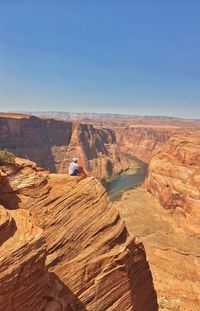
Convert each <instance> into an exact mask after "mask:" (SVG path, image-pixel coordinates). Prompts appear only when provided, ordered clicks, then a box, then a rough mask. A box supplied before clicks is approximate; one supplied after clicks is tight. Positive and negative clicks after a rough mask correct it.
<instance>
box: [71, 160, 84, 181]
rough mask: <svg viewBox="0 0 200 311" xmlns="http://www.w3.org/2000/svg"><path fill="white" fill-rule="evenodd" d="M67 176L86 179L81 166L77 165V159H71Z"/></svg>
mask: <svg viewBox="0 0 200 311" xmlns="http://www.w3.org/2000/svg"><path fill="white" fill-rule="evenodd" d="M69 175H70V176H84V177H87V174H86V173H85V171H84V169H83V167H82V166H80V165H78V159H77V158H73V159H72V161H71V163H70V165H69Z"/></svg>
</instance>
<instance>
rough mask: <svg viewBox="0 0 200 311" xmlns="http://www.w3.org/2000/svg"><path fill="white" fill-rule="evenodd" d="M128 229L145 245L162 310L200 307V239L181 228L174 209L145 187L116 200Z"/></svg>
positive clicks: (184, 309) (182, 309)
mask: <svg viewBox="0 0 200 311" xmlns="http://www.w3.org/2000/svg"><path fill="white" fill-rule="evenodd" d="M115 205H116V208H118V210H119V212H120V215H121V217H122V219H124V220H125V223H126V226H127V229H128V231H129V232H130V233H131V234H132V235H133V236H135V237H137V240H138V241H142V243H143V244H144V246H145V250H146V254H147V259H148V262H149V265H150V268H151V271H152V275H153V281H154V286H155V289H156V291H157V295H158V302H159V310H163V311H164V310H165V311H172V310H180V311H191V310H199V304H200V291H199V288H200V240H199V236H198V235H190V234H189V233H188V232H186V231H185V230H184V229H183V228H181V227H180V226H179V225H178V224H177V222H176V220H175V219H174V217H173V214H172V213H171V211H170V210H166V209H164V208H163V207H162V206H160V204H159V203H158V201H157V200H156V199H155V198H154V197H153V196H152V195H151V194H150V193H148V192H147V191H145V190H144V189H142V188H138V189H134V190H130V191H128V192H126V193H125V194H124V195H123V198H122V200H121V201H120V203H115Z"/></svg>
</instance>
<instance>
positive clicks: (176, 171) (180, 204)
mask: <svg viewBox="0 0 200 311" xmlns="http://www.w3.org/2000/svg"><path fill="white" fill-rule="evenodd" d="M145 187H146V189H147V190H148V191H149V192H151V193H152V194H153V195H154V196H155V197H156V198H157V199H158V200H159V202H160V204H161V205H162V206H163V207H165V208H169V209H172V210H173V211H174V217H176V218H177V221H178V222H179V223H180V226H183V227H184V228H185V230H187V231H188V232H191V234H192V233H194V234H199V233H200V230H199V228H200V226H199V225H200V223H199V215H200V214H199V213H200V209H199V206H200V189H199V187H200V132H199V131H194V132H188V131H187V132H186V131H185V132H182V133H180V134H176V135H174V136H172V137H171V139H170V140H169V141H168V142H167V143H166V144H165V145H164V146H163V147H162V148H161V149H160V150H159V151H158V152H157V153H156V154H155V155H154V156H153V158H152V160H151V162H150V165H149V171H148V176H147V178H146V181H145Z"/></svg>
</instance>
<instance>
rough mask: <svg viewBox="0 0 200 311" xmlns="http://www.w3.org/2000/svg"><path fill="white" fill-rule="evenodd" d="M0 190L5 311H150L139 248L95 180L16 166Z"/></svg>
mask: <svg viewBox="0 0 200 311" xmlns="http://www.w3.org/2000/svg"><path fill="white" fill-rule="evenodd" d="M0 185H1V187H0V188H1V189H0V200H1V204H2V205H3V206H4V207H3V208H1V215H2V217H1V219H3V220H2V221H1V226H0V230H1V232H2V234H1V237H3V240H1V243H2V244H1V246H0V254H1V258H2V256H3V260H1V263H0V280H1V283H0V299H1V300H0V301H1V303H2V304H1V306H2V305H3V306H5V310H9V311H11V310H12V309H14V310H25V308H26V310H38V311H40V310H56V311H57V310H67V311H68V310H80V311H81V310H92V311H94V310H95V311H101V310H137V311H141V310H144V311H145V310H146V311H151V310H152V311H154V310H157V301H156V293H155V291H154V288H153V283H152V277H151V272H150V270H149V266H148V263H147V261H146V256H145V251H144V248H143V245H142V243H136V242H134V241H133V240H132V239H131V237H130V236H129V235H128V232H127V230H126V227H125V226H124V224H123V222H122V221H121V218H120V216H119V214H118V212H117V211H116V209H115V208H114V207H113V205H112V203H111V202H110V200H109V198H108V196H107V194H106V193H105V189H104V188H103V186H101V184H100V183H99V182H98V181H97V180H96V179H95V178H92V177H90V178H86V179H81V178H80V177H70V176H68V175H65V174H63V175H57V174H49V173H48V172H47V171H45V170H43V169H40V168H38V167H37V166H36V165H35V164H34V163H32V162H30V161H26V160H20V159H18V160H17V166H15V167H14V168H13V167H12V166H9V167H8V166H7V167H3V168H2V173H1V176H0ZM12 219H14V222H13V221H12ZM18 219H19V220H18ZM34 223H35V224H34ZM13 225H14V228H12V226H13ZM15 226H16V227H15ZM2 230H3V231H2ZM45 245H46V248H45ZM45 257H46V261H45ZM44 261H45V264H44ZM45 266H46V268H45ZM8 267H9V268H8ZM47 269H48V270H47ZM19 271H20V273H19ZM24 285H25V288H24V287H23V286H24ZM47 288H50V289H49V293H46V289H47ZM51 292H52V293H51ZM31 293H32V295H31ZM27 297H28V298H29V297H30V299H26V298H27ZM6 301H9V305H8V306H7V305H6ZM29 304H30V305H29ZM48 304H51V305H48ZM6 308H7V309H6ZM9 308H10V309H9ZM34 308H35V309H34Z"/></svg>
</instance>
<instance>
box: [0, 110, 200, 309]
mask: <svg viewBox="0 0 200 311" xmlns="http://www.w3.org/2000/svg"><path fill="white" fill-rule="evenodd" d="M72 117H73V120H72ZM82 117H83V116H80V115H77V116H75V115H72V116H71V119H70V118H69V120H61V119H60V118H58V119H49V115H45V116H44V118H39V117H36V116H30V115H26V114H24V115H20V114H12V115H11V114H1V115H0V131H1V135H0V149H4V148H7V149H8V150H9V151H11V152H14V153H15V154H16V155H17V156H19V157H21V158H17V160H16V165H15V166H9V165H7V166H5V167H1V171H0V205H1V206H0V213H1V223H0V232H1V235H0V248H1V249H0V254H1V255H0V256H1V262H2V264H1V268H0V302H1V305H2V306H3V307H4V310H8V311H10V310H12V309H13V306H15V309H16V310H27V303H30V305H29V306H28V308H29V309H30V310H56V311H57V310H67V311H68V310H69V311H70V310H95V311H96V310H97V311H98V310H99V311H101V310H138V311H143V310H144V311H145V310H147V311H151V310H152V311H154V310H157V309H158V308H159V310H163V311H164V310H165V311H173V310H181V311H191V310H192V311H193V310H198V308H199V305H200V292H199V288H200V283H199V279H200V254H199V249H200V244H199V234H200V231H199V225H200V223H199V206H200V130H199V120H182V119H181V120H179V119H177V118H167V117H166V118H163V117H160V118H159V117H149V118H147V117H143V118H139V117H138V118H133V117H131V118H130V117H127V118H126V116H116V118H115V117H113V115H112V116H110V118H106V115H102V116H101V118H99V115H92V116H91V119H89V115H87V114H85V115H84V119H85V120H82ZM77 119H78V120H77ZM86 121H87V122H86ZM74 155H76V156H77V157H78V158H79V161H80V163H81V164H82V165H83V166H84V168H85V169H86V170H87V171H88V173H89V175H91V176H90V177H88V178H86V179H83V178H81V177H71V176H69V175H67V174H65V173H66V172H67V170H68V165H69V162H70V160H71V158H72V157H73V156H74ZM22 158H26V159H22ZM28 159H30V160H32V161H34V162H36V164H35V163H33V162H32V161H29V160H28ZM136 159H140V161H143V162H144V164H145V163H146V164H145V165H148V170H147V173H146V178H145V180H144V184H143V185H142V186H141V187H137V188H136V189H133V190H129V191H126V192H125V193H124V194H123V196H122V198H121V199H120V200H118V201H116V202H114V203H113V202H111V201H110V198H109V197H108V195H107V193H106V191H105V188H104V187H103V186H102V185H101V183H100V182H99V181H98V180H97V179H96V178H95V177H97V178H98V179H99V180H105V179H107V178H113V177H115V176H116V174H119V173H121V172H124V171H126V169H127V168H130V167H131V165H132V164H133V163H134V161H135V160H136ZM40 166H42V167H40ZM49 171H50V172H49ZM92 176H94V177H92ZM78 215H80V216H78ZM55 233H56V234H55ZM15 255H16V258H15ZM26 297H28V299H26ZM158 304H159V306H158ZM40 308H41V309H40ZM15 309H14V310H15Z"/></svg>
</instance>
